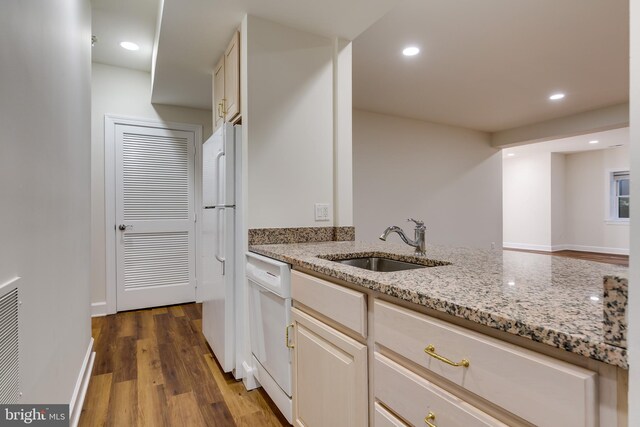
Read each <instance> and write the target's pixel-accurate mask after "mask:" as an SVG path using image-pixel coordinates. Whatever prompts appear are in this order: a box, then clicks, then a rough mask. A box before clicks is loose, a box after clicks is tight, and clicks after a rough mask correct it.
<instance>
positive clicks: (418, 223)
mask: <svg viewBox="0 0 640 427" xmlns="http://www.w3.org/2000/svg"><path fill="white" fill-rule="evenodd" d="M407 221H408V222H411V221H413V222H415V223H416V228H425V226H424V221H418V220H417V219H413V218H409V219H408V220H407Z"/></svg>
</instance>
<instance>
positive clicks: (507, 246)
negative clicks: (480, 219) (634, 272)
mask: <svg viewBox="0 0 640 427" xmlns="http://www.w3.org/2000/svg"><path fill="white" fill-rule="evenodd" d="M502 247H503V248H504V249H523V250H528V251H541V252H557V251H578V252H595V253H601V254H610V255H629V249H625V248H609V247H604V246H583V245H554V246H547V245H530V244H527V243H507V242H504V243H502Z"/></svg>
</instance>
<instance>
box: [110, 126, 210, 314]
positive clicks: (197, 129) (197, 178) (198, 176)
mask: <svg viewBox="0 0 640 427" xmlns="http://www.w3.org/2000/svg"><path fill="white" fill-rule="evenodd" d="M117 125H128V126H143V127H151V128H159V129H169V130H179V131H185V132H193V134H194V143H195V145H196V151H195V158H194V161H195V167H194V183H193V184H194V185H193V191H195V194H194V199H193V200H194V213H195V230H194V232H195V236H194V237H195V253H194V257H195V259H194V262H195V264H194V265H195V276H196V300H197V301H198V300H199V298H198V279H199V277H200V274H199V269H200V266H199V264H200V263H199V260H198V256H199V254H200V221H199V218H198V215H199V214H200V212H201V210H202V125H195V124H188V123H176V122H166V121H162V120H155V119H146V118H140V117H131V116H120V115H115V114H105V116H104V203H105V230H104V231H105V246H106V247H105V264H106V274H105V276H106V277H105V286H106V305H107V306H106V312H107V314H115V313H116V312H117V310H118V308H117V297H116V295H117V291H116V286H117V283H116V269H117V263H116V259H117V258H116V126H117Z"/></svg>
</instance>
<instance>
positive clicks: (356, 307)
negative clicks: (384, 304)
mask: <svg viewBox="0 0 640 427" xmlns="http://www.w3.org/2000/svg"><path fill="white" fill-rule="evenodd" d="M291 297H292V298H293V299H294V300H296V301H298V302H300V303H302V304H304V305H306V306H307V307H309V308H311V309H312V310H315V311H317V312H318V313H320V314H322V315H324V316H326V317H328V318H329V319H331V320H333V321H335V322H338V323H340V324H341V325H344V326H346V327H347V328H349V329H351V330H353V331H355V332H356V333H357V334H358V335H360V336H361V337H363V338H366V337H367V300H366V295H365V294H363V293H362V292H357V291H354V290H352V289H349V288H345V287H344V286H340V285H336V284H334V283H331V282H328V281H326V280H322V279H318V278H317V277H313V276H310V275H308V274H304V273H300V272H299V271H292V272H291Z"/></svg>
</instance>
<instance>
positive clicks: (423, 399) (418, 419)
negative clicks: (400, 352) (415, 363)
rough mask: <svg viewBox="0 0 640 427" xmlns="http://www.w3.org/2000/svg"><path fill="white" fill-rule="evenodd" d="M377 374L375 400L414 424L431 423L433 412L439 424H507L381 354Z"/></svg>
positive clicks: (454, 426) (462, 426)
mask: <svg viewBox="0 0 640 427" xmlns="http://www.w3.org/2000/svg"><path fill="white" fill-rule="evenodd" d="M374 376H375V396H376V399H377V400H379V401H380V402H383V403H384V404H385V405H386V406H388V407H389V408H390V409H391V410H393V411H394V412H396V413H397V414H398V415H400V416H401V417H402V418H404V419H406V420H407V421H408V422H409V423H411V425H415V426H422V425H428V424H426V423H425V418H426V417H427V415H429V414H432V415H433V418H432V419H430V420H429V422H431V423H432V424H433V425H436V426H438V427H489V426H491V427H506V424H503V423H502V422H500V421H498V420H496V419H495V418H493V417H491V416H489V415H487V414H485V413H484V412H482V411H480V410H479V409H477V408H474V407H473V406H471V405H469V404H468V403H466V402H464V401H463V400H461V399H460V398H458V397H455V396H453V395H452V394H450V393H448V392H446V391H445V390H442V389H441V388H440V387H438V386H436V385H434V384H431V383H430V382H429V381H427V380H425V379H424V378H422V377H420V376H418V375H416V374H414V373H413V372H411V371H409V370H408V369H406V368H403V367H402V366H400V365H398V364H397V363H395V362H393V361H391V360H389V359H387V358H386V357H384V356H382V355H381V354H379V353H376V354H375V373H374ZM376 417H377V415H376ZM383 425H384V424H383ZM389 425H394V424H389ZM400 425H402V424H400Z"/></svg>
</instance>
